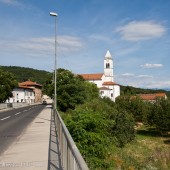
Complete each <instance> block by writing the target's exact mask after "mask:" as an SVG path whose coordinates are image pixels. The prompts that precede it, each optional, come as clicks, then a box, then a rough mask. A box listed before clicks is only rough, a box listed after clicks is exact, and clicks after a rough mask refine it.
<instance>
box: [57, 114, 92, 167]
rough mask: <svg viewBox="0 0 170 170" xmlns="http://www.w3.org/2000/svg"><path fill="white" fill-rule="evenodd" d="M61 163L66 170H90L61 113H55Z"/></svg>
mask: <svg viewBox="0 0 170 170" xmlns="http://www.w3.org/2000/svg"><path fill="white" fill-rule="evenodd" d="M54 119H55V124H56V127H57V128H56V129H57V135H58V142H59V148H60V153H61V162H62V167H63V169H64V170H89V168H88V166H87V164H86V162H85V161H84V159H83V157H82V155H81V154H80V152H79V150H78V148H77V146H76V144H75V142H74V141H73V139H72V137H71V135H70V133H69V131H68V130H67V128H66V126H65V124H64V122H63V120H62V118H61V117H60V115H59V113H58V112H56V111H54Z"/></svg>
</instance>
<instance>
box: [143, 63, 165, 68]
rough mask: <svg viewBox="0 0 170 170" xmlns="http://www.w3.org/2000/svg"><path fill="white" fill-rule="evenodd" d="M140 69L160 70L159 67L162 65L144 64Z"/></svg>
mask: <svg viewBox="0 0 170 170" xmlns="http://www.w3.org/2000/svg"><path fill="white" fill-rule="evenodd" d="M140 67H142V68H160V67H163V65H162V64H149V63H146V64H144V65H141V66H140Z"/></svg>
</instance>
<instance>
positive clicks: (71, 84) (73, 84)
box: [57, 69, 97, 112]
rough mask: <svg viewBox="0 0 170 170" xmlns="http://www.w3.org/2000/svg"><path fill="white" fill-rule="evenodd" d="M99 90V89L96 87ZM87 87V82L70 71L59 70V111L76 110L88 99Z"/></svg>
mask: <svg viewBox="0 0 170 170" xmlns="http://www.w3.org/2000/svg"><path fill="white" fill-rule="evenodd" d="M96 88H97V87H96ZM86 89H87V86H86V83H85V81H84V80H83V79H82V78H81V77H80V76H78V75H74V74H73V73H72V72H70V71H69V70H65V69H58V70H57V105H58V108H59V110H61V111H64V112H65V111H66V110H68V109H74V108H75V106H76V105H78V104H82V103H84V102H85V100H86V98H87V90H86Z"/></svg>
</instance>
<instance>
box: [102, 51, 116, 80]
mask: <svg viewBox="0 0 170 170" xmlns="http://www.w3.org/2000/svg"><path fill="white" fill-rule="evenodd" d="M104 75H105V77H106V81H111V82H113V81H114V80H113V59H112V56H111V54H110V51H109V50H108V51H107V52H106V55H105V57H104Z"/></svg>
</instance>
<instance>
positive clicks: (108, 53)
mask: <svg viewBox="0 0 170 170" xmlns="http://www.w3.org/2000/svg"><path fill="white" fill-rule="evenodd" d="M105 58H108V59H111V58H112V56H111V54H110V51H109V50H107V52H106V55H105Z"/></svg>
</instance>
